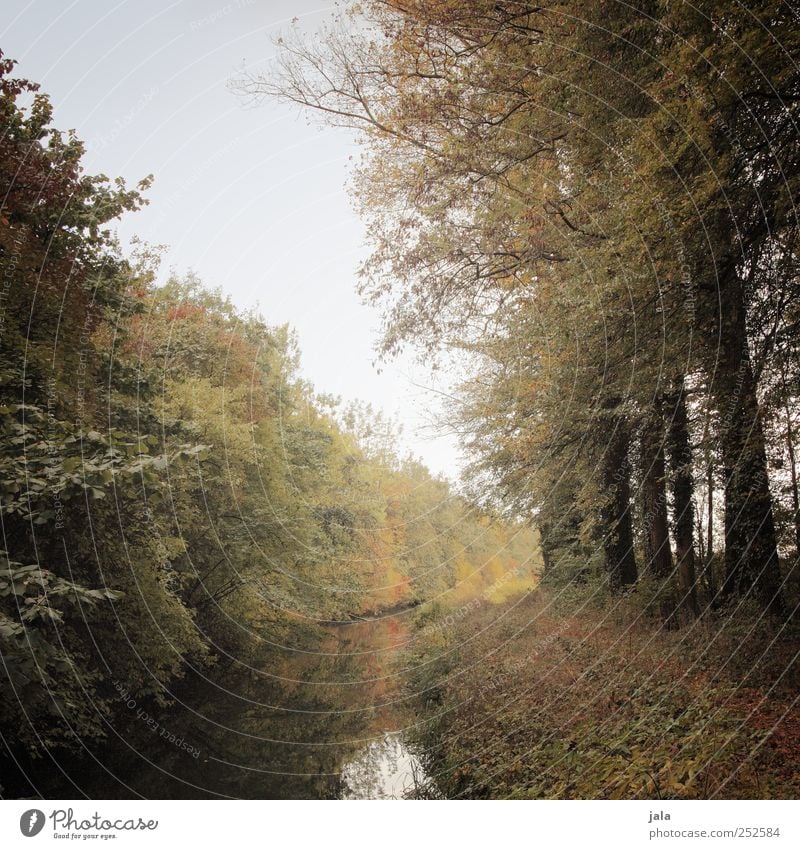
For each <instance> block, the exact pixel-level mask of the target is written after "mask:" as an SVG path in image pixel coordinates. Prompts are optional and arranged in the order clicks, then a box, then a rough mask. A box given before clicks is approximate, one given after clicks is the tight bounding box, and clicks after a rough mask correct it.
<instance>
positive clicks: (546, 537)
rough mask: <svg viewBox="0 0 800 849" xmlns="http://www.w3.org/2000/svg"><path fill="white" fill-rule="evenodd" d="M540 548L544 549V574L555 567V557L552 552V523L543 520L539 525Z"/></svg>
mask: <svg viewBox="0 0 800 849" xmlns="http://www.w3.org/2000/svg"><path fill="white" fill-rule="evenodd" d="M539 548H540V549H541V550H542V575H543V576H544V575H547V574H548V573H549V572H550V570H551V569H552V567H553V558H552V555H551V553H550V523H549V522H542V523H541V524H540V525H539Z"/></svg>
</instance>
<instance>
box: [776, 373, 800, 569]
mask: <svg viewBox="0 0 800 849" xmlns="http://www.w3.org/2000/svg"><path fill="white" fill-rule="evenodd" d="M781 382H782V383H783V403H784V409H785V411H786V447H787V449H788V451H789V472H790V476H791V484H792V507H793V509H794V548H795V555H796V556H800V495H799V494H798V487H797V462H796V459H795V447H794V446H795V441H794V428H793V427H792V410H791V407H790V406H789V395H788V390H787V388H786V375H785V374H784V371H783V369H782V370H781Z"/></svg>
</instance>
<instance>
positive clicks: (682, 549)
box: [669, 378, 699, 616]
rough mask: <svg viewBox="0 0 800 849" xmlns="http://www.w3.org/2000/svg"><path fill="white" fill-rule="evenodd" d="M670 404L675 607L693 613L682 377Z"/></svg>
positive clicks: (687, 445) (691, 505)
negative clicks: (676, 595) (676, 589)
mask: <svg viewBox="0 0 800 849" xmlns="http://www.w3.org/2000/svg"><path fill="white" fill-rule="evenodd" d="M670 407H671V419H670V423H669V455H670V466H671V471H672V487H671V488H672V508H673V513H674V516H673V522H674V532H675V560H676V565H677V578H678V580H677V583H678V607H679V608H685V609H687V610H690V611H691V612H692V613H693V614H694V615H695V616H697V614H698V613H699V610H698V606H697V580H696V576H695V563H694V475H693V473H692V447H691V445H690V443H689V422H688V417H687V413H686V387H685V385H684V381H683V378H681V379H680V380H679V381H678V384H677V387H676V390H675V392H674V394H673V395H672V397H671V399H670Z"/></svg>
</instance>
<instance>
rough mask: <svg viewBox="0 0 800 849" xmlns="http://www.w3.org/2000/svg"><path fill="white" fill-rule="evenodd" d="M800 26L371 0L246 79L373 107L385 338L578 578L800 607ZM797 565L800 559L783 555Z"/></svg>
mask: <svg viewBox="0 0 800 849" xmlns="http://www.w3.org/2000/svg"><path fill="white" fill-rule="evenodd" d="M799 40H800V30H798V27H797V21H796V17H795V15H794V13H793V11H792V9H791V8H790V4H787V3H784V2H780V0H759V1H758V2H755V3H747V4H742V3H736V2H729V1H728V0H700V2H693V3H688V2H685V3H684V2H679V3H675V2H666V0H634V2H626V3H621V2H619V3H617V2H607V0H589V2H585V1H584V0H582V2H575V0H554V2H545V3H529V2H525V0H501V2H497V1H496V0H470V2H468V3H464V2H461V0H366V2H360V3H358V4H356V5H355V6H354V7H353V8H352V9H351V10H350V12H349V13H348V14H347V15H346V16H343V17H341V18H338V19H336V20H335V21H334V23H333V24H332V25H331V26H330V27H329V28H328V29H326V30H325V31H324V32H323V33H321V34H320V35H319V36H317V37H316V38H315V39H314V40H313V41H311V42H309V41H306V40H304V38H303V37H302V35H300V34H297V33H296V34H295V35H294V37H290V38H287V39H285V40H282V51H281V54H280V55H281V58H280V67H279V68H278V69H277V71H276V73H273V74H271V75H269V76H265V77H250V78H247V79H244V80H242V81H241V83H240V87H241V89H242V90H243V91H245V92H246V93H248V94H250V95H253V96H262V95H264V94H267V95H272V96H277V97H280V98H283V99H284V100H289V101H292V102H294V103H298V104H300V105H302V106H303V107H305V108H308V109H310V110H311V111H313V112H316V113H318V114H320V115H322V116H323V117H324V118H325V119H327V120H328V121H329V122H331V123H333V124H335V125H338V126H345V127H349V128H354V129H356V130H357V131H358V132H359V133H360V136H361V138H362V140H363V141H364V151H365V152H364V157H363V160H362V162H361V164H360V167H359V169H358V171H357V173H356V175H355V180H354V188H355V195H356V199H357V202H358V203H359V205H360V208H361V210H362V212H363V214H364V216H365V218H366V220H367V222H368V226H369V232H370V235H371V237H372V242H373V245H374V250H373V252H372V254H371V257H370V258H369V260H368V261H367V262H366V264H365V266H364V268H363V282H362V286H363V292H364V294H365V295H366V296H367V297H369V298H372V299H374V300H375V301H377V302H379V303H382V304H383V305H384V307H385V309H386V316H387V320H386V332H385V335H384V351H385V353H387V354H389V355H390V354H392V353H393V352H395V351H397V350H398V349H399V348H400V347H402V346H403V345H404V344H406V343H412V344H416V345H419V346H420V347H421V349H422V350H423V351H425V352H432V351H434V350H436V349H437V348H439V347H440V346H444V347H446V348H447V347H449V348H450V349H455V350H459V351H463V352H464V353H465V355H466V356H467V357H468V358H469V362H470V364H471V366H472V377H471V379H470V380H469V381H467V382H466V384H465V385H464V386H463V387H462V390H461V393H460V397H459V402H458V403H457V404H456V405H454V407H453V409H452V411H451V413H452V416H453V418H454V419H455V420H456V421H458V423H459V425H460V427H461V428H462V430H463V432H464V433H465V441H466V442H467V444H468V445H469V446H470V447H471V449H472V450H473V452H474V457H475V460H476V462H475V465H474V467H473V472H474V473H476V474H477V475H478V476H479V478H480V480H481V482H482V484H481V485H482V486H483V487H484V489H485V491H487V492H489V493H490V495H489V499H490V500H491V501H492V502H493V503H497V502H498V500H499V501H500V502H501V503H502V504H503V505H504V506H505V507H506V508H507V509H508V510H509V511H510V512H511V513H512V514H514V515H518V516H519V515H522V516H527V517H535V520H536V522H537V524H538V525H539V528H540V529H541V532H542V543H543V550H544V553H545V558H546V562H547V563H548V565H549V568H550V569H551V570H552V572H553V573H554V574H559V573H561V574H562V575H563V574H566V575H567V577H569V578H575V577H580V576H581V575H585V574H586V571H587V566H591V564H592V563H593V562H595V561H596V560H597V561H600V562H601V563H602V567H603V570H604V574H605V575H606V576H607V580H608V584H609V585H610V587H611V589H612V590H613V591H617V592H619V591H621V590H623V589H625V588H626V587H629V586H631V585H633V584H635V583H637V581H639V579H640V578H641V576H643V575H649V576H653V577H654V579H655V586H656V587H657V588H658V589H657V593H658V594H659V596H660V597H661V598H662V599H663V601H664V603H665V604H666V608H665V612H668V615H671V614H672V613H673V612H674V610H675V609H676V608H680V609H685V610H687V611H690V612H692V613H695V614H696V613H698V612H699V610H700V608H701V606H704V605H705V604H716V603H718V602H720V601H721V600H723V599H726V598H727V599H729V598H743V597H752V598H754V599H756V600H757V603H758V604H759V605H760V606H761V607H763V608H765V609H769V610H771V611H773V612H776V613H780V612H781V611H783V609H784V606H785V598H786V580H787V577H788V573H789V571H790V570H789V569H788V567H787V566H786V563H788V562H793V561H794V559H795V558H796V556H797V551H798V543H800V536H799V535H798V527H800V525H799V524H798V520H799V514H798V506H800V505H799V503H798V483H797V469H796V462H795V461H796V456H795V455H796V450H797V448H796V433H797V427H798V420H797V412H796V399H797V397H798V389H800V386H799V385H798V379H799V378H800V368H799V366H800V362H798V349H797V340H798V332H797V331H798V303H800V301H799V300H798V297H797V296H798V294H800V293H799V292H798V273H797V272H798V265H797V263H798V220H797V215H796V208H795V202H796V200H797V193H798V179H799V178H798V175H799V174H800V135H798V119H800V72H798V66H797V64H796V62H795V61H793V59H792V57H794V56H796V55H797V53H798V48H799V47H800V44H799V43H798V42H799ZM782 561H783V562H782Z"/></svg>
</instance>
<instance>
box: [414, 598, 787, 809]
mask: <svg viewBox="0 0 800 849" xmlns="http://www.w3.org/2000/svg"><path fill="white" fill-rule="evenodd" d="M569 592H570V595H569V597H567V596H566V595H565V594H564V593H557V592H556V591H554V590H545V589H539V590H536V591H534V592H531V593H528V594H526V595H525V596H523V597H521V598H518V599H517V600H515V601H514V600H512V601H507V602H505V603H503V604H499V605H490V606H487V605H482V606H480V607H477V608H476V609H474V610H471V611H469V612H468V613H467V614H465V615H464V616H461V617H459V618H457V619H455V621H453V622H452V623H451V624H450V625H449V627H448V628H447V629H432V628H431V627H430V622H427V623H425V626H424V627H420V629H419V631H418V639H416V640H415V641H414V647H413V649H412V650H411V652H410V655H409V665H410V668H411V669H412V670H413V671H412V672H411V673H410V680H411V683H412V685H413V686H414V689H415V690H416V692H417V693H418V700H419V702H420V705H421V709H422V711H423V715H424V717H425V722H424V723H422V724H421V725H420V726H418V729H419V730H418V733H417V744H418V746H419V747H420V749H421V750H422V751H423V752H424V756H425V759H426V762H427V766H428V770H429V773H430V775H431V778H432V781H433V782H435V785H436V788H437V792H440V793H442V794H443V795H445V796H447V797H451V798H452V797H462V798H557V799H575V798H591V799H594V798H652V799H696V798H796V797H797V796H798V793H800V775H799V774H798V769H797V764H798V748H800V736H799V735H798V730H800V717H799V716H798V708H797V701H796V700H797V693H798V686H797V684H798V668H797V649H798V631H797V627H796V626H795V625H790V626H786V625H784V626H781V625H780V624H776V623H774V622H772V621H768V620H766V619H765V618H763V617H762V616H760V614H759V613H758V611H756V610H754V609H751V608H749V607H747V606H746V605H739V606H736V607H734V608H731V609H729V610H727V611H724V612H717V613H715V614H714V615H713V616H712V615H711V614H710V613H709V614H706V615H705V616H703V617H701V618H700V619H699V620H697V621H695V622H693V623H691V624H687V625H685V626H684V627H682V628H680V629H672V630H670V629H667V628H665V627H664V625H663V623H661V622H660V621H659V620H657V619H656V618H655V617H654V616H653V615H652V614H651V613H650V612H649V611H648V610H647V609H646V608H645V607H644V606H643V605H641V603H640V601H639V599H637V598H636V597H635V596H634V597H630V598H626V599H623V600H622V601H619V600H616V601H611V600H609V599H607V598H605V599H604V598H598V596H597V595H596V594H593V593H592V591H591V588H590V587H583V588H578V589H577V590H576V589H575V588H571V589H570V591H569ZM422 617H423V621H424V614H422ZM421 793H422V795H424V793H425V790H424V789H423V790H422V791H421Z"/></svg>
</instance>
